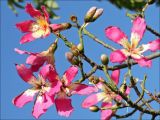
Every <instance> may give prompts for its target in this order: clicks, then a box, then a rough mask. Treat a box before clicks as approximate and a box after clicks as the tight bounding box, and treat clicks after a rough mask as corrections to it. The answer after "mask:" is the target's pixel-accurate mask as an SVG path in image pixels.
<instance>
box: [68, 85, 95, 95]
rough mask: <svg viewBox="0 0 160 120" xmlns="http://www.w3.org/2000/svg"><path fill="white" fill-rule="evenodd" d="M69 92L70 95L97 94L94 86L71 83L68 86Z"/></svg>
mask: <svg viewBox="0 0 160 120" xmlns="http://www.w3.org/2000/svg"><path fill="white" fill-rule="evenodd" d="M69 89H70V90H71V94H79V95H89V94H91V93H93V92H98V89H97V88H96V87H95V86H88V85H85V84H79V83H72V84H71V85H70V86H69Z"/></svg>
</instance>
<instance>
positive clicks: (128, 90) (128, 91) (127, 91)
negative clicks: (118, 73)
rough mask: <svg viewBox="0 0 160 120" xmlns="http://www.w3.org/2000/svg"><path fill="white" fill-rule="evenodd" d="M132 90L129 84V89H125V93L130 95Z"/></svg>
mask: <svg viewBox="0 0 160 120" xmlns="http://www.w3.org/2000/svg"><path fill="white" fill-rule="evenodd" d="M130 91H131V89H130V88H129V87H128V86H127V89H126V91H125V94H126V95H129V93H130Z"/></svg>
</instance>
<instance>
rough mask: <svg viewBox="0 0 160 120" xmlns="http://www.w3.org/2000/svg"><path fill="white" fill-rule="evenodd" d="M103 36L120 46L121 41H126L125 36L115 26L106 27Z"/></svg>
mask: <svg viewBox="0 0 160 120" xmlns="http://www.w3.org/2000/svg"><path fill="white" fill-rule="evenodd" d="M105 34H106V36H107V37H108V38H109V39H110V40H112V41H113V42H116V43H118V44H120V45H122V43H121V42H122V40H127V41H128V38H127V36H126V35H125V34H124V33H123V32H122V31H121V29H120V28H118V27H115V26H110V27H107V28H106V29H105Z"/></svg>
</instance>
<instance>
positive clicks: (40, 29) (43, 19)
mask: <svg viewBox="0 0 160 120" xmlns="http://www.w3.org/2000/svg"><path fill="white" fill-rule="evenodd" d="M25 9H26V12H27V13H28V14H29V15H30V16H31V17H33V18H34V19H35V21H34V20H27V21H23V22H20V23H17V24H16V27H17V28H18V29H19V30H20V31H22V32H28V33H27V34H25V35H24V36H23V37H22V38H21V40H20V43H21V44H23V43H27V42H31V41H33V40H35V39H37V38H41V37H43V38H45V37H47V36H48V35H49V34H50V27H49V14H48V12H47V11H46V8H45V6H42V7H41V9H42V11H43V12H41V11H39V10H37V9H35V8H34V7H33V6H32V4H30V3H27V5H26V7H25Z"/></svg>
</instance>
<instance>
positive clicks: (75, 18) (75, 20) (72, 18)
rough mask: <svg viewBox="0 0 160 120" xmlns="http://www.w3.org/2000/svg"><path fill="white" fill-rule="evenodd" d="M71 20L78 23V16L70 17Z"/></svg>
mask: <svg viewBox="0 0 160 120" xmlns="http://www.w3.org/2000/svg"><path fill="white" fill-rule="evenodd" d="M70 20H71V21H72V22H74V23H76V22H77V16H74V15H72V16H71V17H70Z"/></svg>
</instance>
